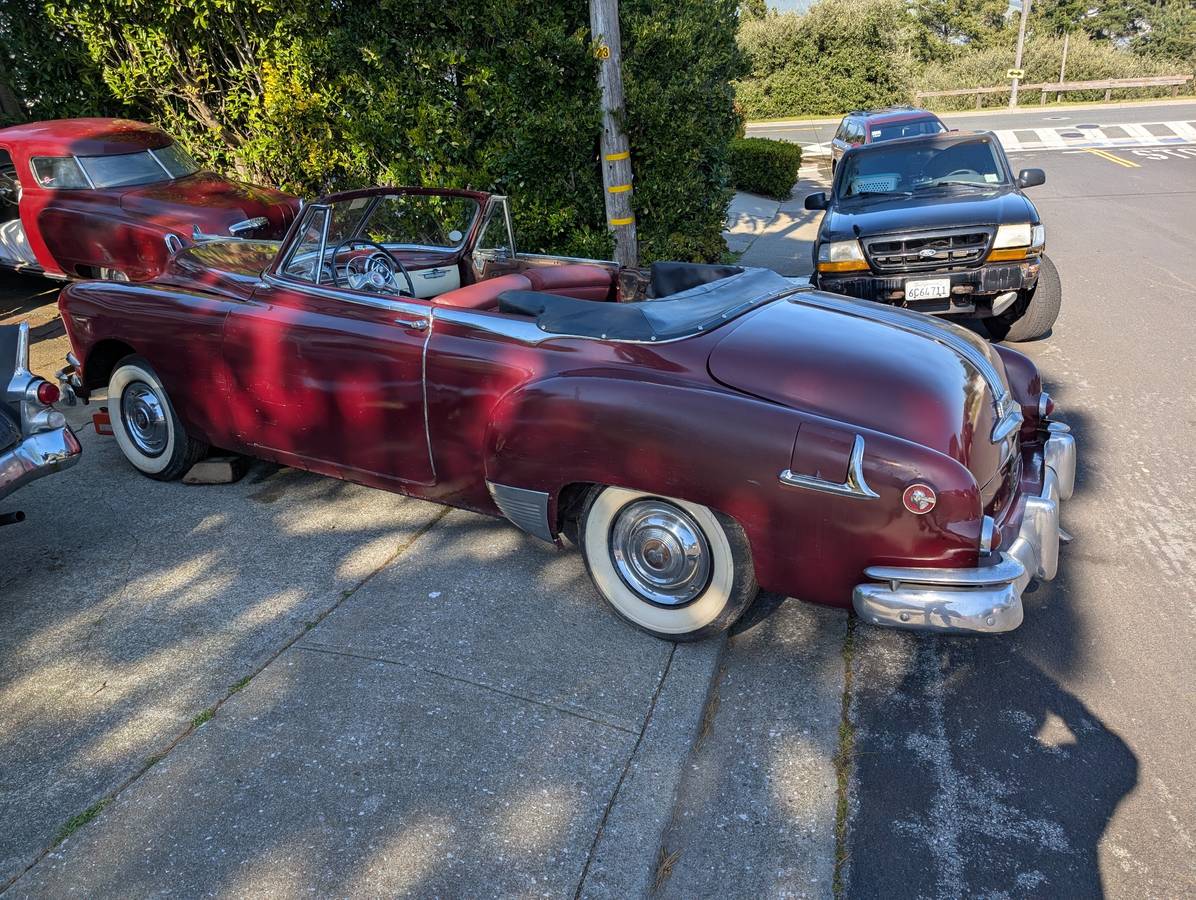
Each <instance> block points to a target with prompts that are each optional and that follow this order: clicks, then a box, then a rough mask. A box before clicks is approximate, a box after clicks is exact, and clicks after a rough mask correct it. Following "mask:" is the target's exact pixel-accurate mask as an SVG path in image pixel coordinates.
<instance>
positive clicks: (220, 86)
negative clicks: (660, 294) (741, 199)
mask: <svg viewBox="0 0 1196 900" xmlns="http://www.w3.org/2000/svg"><path fill="white" fill-rule="evenodd" d="M14 3H24V4H26V5H27V6H28V7H30V9H29V10H28V11H27V13H25V14H23V15H24V18H27V19H29V20H39V19H40V20H44V21H45V22H48V23H49V25H48V26H47V29H48V30H49V31H51V32H53V34H52V35H49V36H48V38H47V39H46V40H42V41H40V42H39V41H35V40H30V41H27V42H25V44H26V46H23V47H22V48H21V50H22V52H20V53H17V54H14V55H11V56H6V55H5V54H2V53H0V82H4V83H7V84H9V85H10V86H15V87H16V91H17V93H20V94H23V95H24V96H23V97H22V99H23V101H24V103H25V105H26V106H27V107H29V115H30V117H37V118H49V117H51V116H53V115H56V114H58V111H59V109H61V110H62V112H63V113H64V114H67V115H81V114H83V113H84V109H82V108H81V107H80V104H78V103H74V104H73V105H72V104H70V103H66V102H62V103H61V104H59V106H58V107H57V108H56V107H55V104H54V103H53V102H49V103H47V102H43V101H44V100H46V99H51V100H52V99H53V98H50V97H49V95H48V94H47V93H46V90H45V88H44V87H40V86H38V87H37V88H36V90H33V91H32V92H28V91H26V90H23V86H24V85H25V84H31V85H35V84H38V82H37V78H36V76H37V73H38V72H39V71H40V69H41V68H42V67H43V66H45V65H46V63H47V61H50V60H57V59H59V58H62V57H64V54H65V56H66V57H68V58H69V57H81V58H82V59H83V60H84V61H86V62H87V65H86V66H84V67H81V68H80V72H81V74H83V75H86V74H87V72H94V73H96V79H95V80H96V83H97V84H98V85H99V87H100V88H101V90H102V96H101V97H98V98H92V100H93V101H94V102H93V104H92V105H91V106H90V108H94V109H95V110H96V111H97V112H99V111H102V110H103V109H104V108H105V107H113V108H120V109H122V110H123V111H124V112H125V114H127V115H130V116H133V117H136V118H141V119H145V120H149V121H153V122H156V123H158V124H160V125H162V126H163V127H165V128H166V129H167V130H169V131H171V132H172V133H173V134H175V135H176V136H177V137H178V138H179V139H180V140H181V141H182V142H183V143H184V144H185V145H186V146H187V147H188V148H189V149H191V150H192V152H193V153H194V154H195V155H196V156H197V157H199V158H200V159H201V160H202V161H203V162H204V163H206V164H207V165H210V166H212V167H214V168H217V169H220V170H223V171H227V172H232V173H237V174H239V175H241V176H243V177H245V178H247V179H252V180H258V181H262V182H265V183H269V184H275V185H278V186H280V187H282V188H285V189H287V190H290V191H293V192H296V193H299V194H303V195H307V196H311V195H314V194H320V193H325V192H329V191H333V190H340V189H344V188H350V187H357V186H362V185H368V184H376V183H390V184H417V185H433V186H434V185H444V186H456V187H474V188H480V189H487V190H495V191H501V192H504V193H507V194H508V195H510V197H511V205H512V211H513V213H514V217H515V226H516V231H517V233H518V234H517V237H518V241H519V244H520V246H521V247H522V248H524V249H526V250H529V251H541V252H548V253H564V254H569V255H576V256H592V257H606V258H609V257H610V256H611V255H612V252H613V240H612V237H611V234H610V231H609V230H608V228H607V225H606V217H605V210H604V205H603V188H602V176H601V169H600V167H599V137H600V134H601V116H600V110H599V96H598V86H597V68H596V66H597V63H596V61H595V58H594V42H593V36H592V35H591V34H590V32H589V15H588V10H587V6H586V4H584V3H560V2H558V0H436V2H433V0H343V2H339V3H335V4H326V3H277V2H275V0H189V2H188V3H186V4H183V3H179V2H177V0H55V2H51V3H44V4H43V3H39V2H38V0H0V9H3V8H5V6H4V5H5V4H14ZM621 7H622V8H621V25H622V35H623V47H624V81H625V85H626V93H627V101H628V115H627V121H626V127H627V131H628V133H629V135H630V138H631V151H632V164H633V168H634V173H635V197H634V203H635V208H636V214H637V226H638V233H639V236H640V246H641V255H642V257H643V259H644V260H645V261H651V260H652V259H658V258H681V259H697V260H714V259H717V258H718V257H719V256H720V255H721V253H722V251H723V244H722V240H721V237H720V230H721V227H722V223H723V215H724V212H725V208H726V200H727V182H728V173H729V169H728V165H727V144H728V142H729V141H730V140H731V138H732V137H733V136H734V134H735V130H736V127H737V124H738V121H739V119H738V116H737V114H736V112H735V110H734V106H733V96H732V90H731V87H730V82H731V81H732V80H733V79H735V78H738V77H740V76H741V75H743V74H744V72H745V71H746V70H745V68H744V66H743V62H742V56H741V54H740V52H739V50H738V48H737V46H736V42H735V32H736V27H737V24H738V19H737V16H736V3H735V2H734V0H692V2H685V0H660V2H652V0H623V3H622V4H621ZM6 62H10V64H11V65H12V66H14V67H17V68H20V69H22V71H21V72H16V73H7V74H6V73H5V71H4V64H5V63H6ZM84 70H86V71H84ZM61 80H62V81H64V82H65V83H70V79H69V78H66V79H61ZM76 93H77V92H76ZM83 105H84V106H87V105H88V104H86V103H85V104H83Z"/></svg>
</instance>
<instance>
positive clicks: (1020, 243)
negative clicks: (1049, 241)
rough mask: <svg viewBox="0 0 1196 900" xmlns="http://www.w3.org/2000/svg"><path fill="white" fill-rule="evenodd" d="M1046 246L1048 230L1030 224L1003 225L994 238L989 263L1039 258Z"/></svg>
mask: <svg viewBox="0 0 1196 900" xmlns="http://www.w3.org/2000/svg"><path fill="white" fill-rule="evenodd" d="M1045 245H1046V228H1045V227H1043V226H1042V225H1031V224H1030V223H1029V222H1026V223H1020V222H1019V223H1018V224H1017V225H1001V226H999V227H998V228H997V236H996V237H995V238H993V247H992V250H991V251H989V254H988V259H989V262H1001V261H1005V260H1008V261H1013V260H1019V259H1025V258H1026V257H1028V256H1037V255H1038V254H1040V253H1042V248H1043V247H1044V246H1045Z"/></svg>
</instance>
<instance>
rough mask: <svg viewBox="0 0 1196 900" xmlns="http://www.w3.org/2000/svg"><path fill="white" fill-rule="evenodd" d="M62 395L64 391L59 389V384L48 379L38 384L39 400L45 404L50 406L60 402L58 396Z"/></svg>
mask: <svg viewBox="0 0 1196 900" xmlns="http://www.w3.org/2000/svg"><path fill="white" fill-rule="evenodd" d="M61 396H62V392H61V391H59V390H58V385H56V384H50V382H48V381H43V382H42V383H41V384H39V385H38V386H37V402H38V403H40V404H42V405H43V406H50V405H52V404H54V403H57V402H58V398H59V397H61Z"/></svg>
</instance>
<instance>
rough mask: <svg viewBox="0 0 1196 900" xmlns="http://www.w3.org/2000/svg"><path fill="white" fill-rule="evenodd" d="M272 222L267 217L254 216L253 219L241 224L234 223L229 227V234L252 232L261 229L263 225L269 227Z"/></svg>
mask: <svg viewBox="0 0 1196 900" xmlns="http://www.w3.org/2000/svg"><path fill="white" fill-rule="evenodd" d="M269 224H270V220H269V219H267V218H266V217H265V216H254V217H253V218H252V219H245V220H243V221H241V222H234V223H233V224H232V225H229V226H228V233H229V234H234V235H235V234H240V233H241V232H242V231H252V230H253V229H255V228H261V227H262V226H263V225H269Z"/></svg>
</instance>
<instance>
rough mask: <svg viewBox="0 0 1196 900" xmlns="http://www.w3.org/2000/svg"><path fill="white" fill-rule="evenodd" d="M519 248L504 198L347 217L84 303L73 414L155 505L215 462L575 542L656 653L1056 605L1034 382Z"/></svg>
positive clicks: (1055, 521) (692, 276) (723, 279)
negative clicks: (809, 629)
mask: <svg viewBox="0 0 1196 900" xmlns="http://www.w3.org/2000/svg"><path fill="white" fill-rule="evenodd" d="M509 222H510V217H509V215H508V214H507V209H506V203H505V198H501V197H493V196H489V195H486V194H481V193H474V192H467V191H433V190H419V189H396V188H377V189H372V190H366V191H356V192H352V193H347V194H339V195H336V196H334V197H331V198H329V199H327V200H323V201H320V202H317V203H314V204H312V205H310V206H308V207H307V209H306V210H305V211H304V214H303V215H302V217H301V218H300V219H299V221H298V222H297V223H296V224H295V226H294V227H292V229H291V231H290V233H289V235H288V236H287V237H286V238H285V239H284V240H283V241H282V242H281V243H277V242H254V241H244V240H227V241H220V242H212V243H206V244H202V245H199V246H196V247H192V248H189V249H186V250H183V251H181V252H179V253H177V254H176V255H175V256H174V257H173V258H172V259H171V261H170V263H169V264H168V266H167V269H166V272H165V273H164V274H163V276H162V277H161V278H159V279H158V280H157V281H155V282H151V283H147V284H118V283H106V282H93V283H81V284H73V285H70V286H68V287H66V288H65V289H64V290H63V293H62V297H61V300H60V303H59V305H60V309H61V311H62V317H63V320H64V321H65V323H66V326H67V330H68V333H69V335H70V339H71V344H72V346H73V348H74V353H73V357H72V359H71V360H70V362H71V367H69V368H68V369H67V370H65V372H64V375H63V377H64V380H65V383H66V385H67V386H68V387H71V388H72V389H73V390H74V391H76V392H77V393H78V394H80V395H82V396H83V398H84V399H86V397H87V395H88V394H89V393H90V392H93V391H97V390H102V389H104V388H106V389H107V395H108V401H107V402H108V407H109V410H110V412H111V415H112V419H113V428H114V432H115V435H116V440H117V441H118V442H119V444H120V447H121V449H122V450H123V451H124V454H125V456H126V457H127V458H128V460H129V461H130V462H131V463H132V464H133V465H134V466H135V467H136V468H137V469H139V470H140V471H142V472H144V473H145V474H147V475H149V476H150V477H153V478H159V479H169V478H174V477H177V476H179V475H181V474H183V473H184V472H185V471H186V470H187V468H188V467H189V466H190V465H191V464H192V463H193V462H194V461H195V460H196V459H198V458H199V456H200V454H202V453H203V452H204V450H205V449H206V446H207V445H216V446H219V447H224V448H229V449H232V450H235V451H238V452H241V453H245V454H249V455H252V456H257V457H263V458H266V459H272V460H276V461H278V462H281V463H284V464H286V465H291V466H297V467H300V468H304V469H310V470H312V471H315V472H322V473H325V474H328V475H332V476H336V477H338V478H344V479H348V480H352V481H356V482H360V483H362V484H366V485H371V486H374V487H378V488H384V489H387V490H391V491H397V492H400V493H404V494H410V495H412V496H415V497H421V498H424V499H427V500H434V501H437V502H440V503H446V504H451V505H453V506H460V507H464V508H467V509H472V510H477V511H479V512H483V513H489V514H491V515H499V516H505V517H506V518H508V519H509V520H511V521H512V522H513V523H515V524H516V525H518V526H519V527H521V528H523V529H524V530H525V531H527V532H529V533H530V534H533V535H535V536H537V537H540V538H543V539H545V540H548V541H555V540H559V539H560V536H561V535H565V536H566V537H568V538H570V539H571V540H572V541H574V542H575V543H577V544H578V545H579V546H580V548H581V552H582V554H583V556H584V559H585V562H586V565H587V567H588V569H589V572H590V574H591V575H592V577H593V579H594V582H595V584H596V585H597V586H598V589H599V590H600V591H601V593H602V594H603V596H605V598H606V599H607V600H608V601H609V602H610V604H611V605H612V606H613V608H614V609H615V610H616V611H617V612H618V613H619V614H620V615H622V616H623V617H624V618H626V619H627V620H629V621H630V622H632V623H634V624H635V625H637V626H639V627H641V628H643V629H645V630H647V631H649V632H651V633H652V634H655V635H658V636H660V637H662V638H668V639H673V640H681V639H692V638H697V637H702V636H705V635H709V634H713V633H715V632H717V631H719V630H721V629H724V628H726V627H728V626H729V625H730V624H731V623H732V622H734V621H735V620H736V619H737V618H738V617H739V616H740V615H741V614H742V613H743V612H744V610H745V609H746V608H747V607H748V605H749V604H750V603H751V602H752V600H753V599H754V597H755V596H756V594H757V592H758V590H760V589H761V588H762V589H765V590H769V591H774V592H778V593H781V594H785V595H790V596H795V597H800V598H802V599H805V600H811V601H815V602H819V603H827V604H832V605H836V606H848V605H851V604H853V603H854V607H855V609H856V610H857V611H858V613H859V614H860V615H861V616H863V617H864V618H865V619H866V620H867V621H869V622H872V623H875V624H879V625H892V626H897V627H905V628H920V629H930V630H936V631H947V632H999V631H1007V630H1009V629H1012V628H1015V627H1017V625H1018V624H1019V623H1020V622H1021V620H1022V603H1021V594H1022V591H1023V589H1024V588H1025V587H1026V585H1027V583H1028V582H1029V581H1030V580H1031V579H1033V578H1043V579H1047V578H1051V577H1052V576H1054V574H1055V568H1056V564H1057V560H1058V550H1059V543H1060V537H1061V534H1062V533H1061V531H1060V528H1059V503H1060V501H1061V500H1063V499H1066V498H1067V497H1068V496H1070V494H1071V492H1072V486H1073V480H1074V475H1075V443H1074V441H1073V439H1072V436H1071V435H1070V433H1069V431H1068V428H1067V426H1066V425H1065V424H1063V423H1061V422H1057V421H1054V420H1053V418H1052V412H1053V404H1052V402H1051V400H1050V398H1049V397H1048V396H1047V394H1046V393H1044V392H1043V390H1042V387H1041V383H1040V380H1039V376H1038V373H1037V371H1036V369H1035V367H1034V365H1033V364H1032V363H1031V362H1030V361H1029V360H1028V359H1026V357H1024V356H1022V355H1021V354H1019V353H1016V352H1014V351H1012V350H1008V349H1006V348H1004V347H993V346H990V345H989V344H988V343H987V342H986V341H982V340H980V339H978V338H976V337H974V336H973V335H971V334H970V333H968V332H966V331H963V330H961V329H959V328H957V327H955V326H953V325H950V324H949V323H945V322H941V321H936V320H933V319H930V318H927V317H924V316H921V315H918V314H916V313H909V312H906V311H903V310H900V309H894V308H891V307H887V306H882V305H878V304H874V303H869V302H866V301H860V300H853V299H850V298H846V297H840V296H835V295H832V294H825V293H819V292H816V291H810V290H808V289H805V288H802V287H799V286H795V285H794V284H793V283H791V282H790V281H788V280H787V279H784V278H782V277H781V276H779V275H776V274H774V273H772V272H769V271H766V270H762V269H745V268H738V267H731V266H701V265H689V264H681V263H664V264H659V263H658V264H656V265H654V266H653V267H652V268H651V270H650V272H648V273H644V274H645V276H646V277H645V278H643V280H642V281H641V282H636V280H635V279H634V278H626V277H616V276H617V275H619V276H623V275H626V274H628V273H616V271H615V269H614V266H613V264H607V265H602V264H587V263H583V262H578V261H570V260H564V259H560V258H553V257H543V256H527V255H523V254H519V253H517V252H516V251H515V247H514V242H513V240H512V236H511V234H510V233H509V227H510V226H509ZM632 274H634V273H632ZM636 283H641V284H642V283H646V287H647V290H646V292H645V293H646V296H644V297H642V298H641V297H631V296H628V295H627V291H628V287H627V285H631V284H636ZM620 292H622V295H621V296H620ZM620 301H621V302H620Z"/></svg>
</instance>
